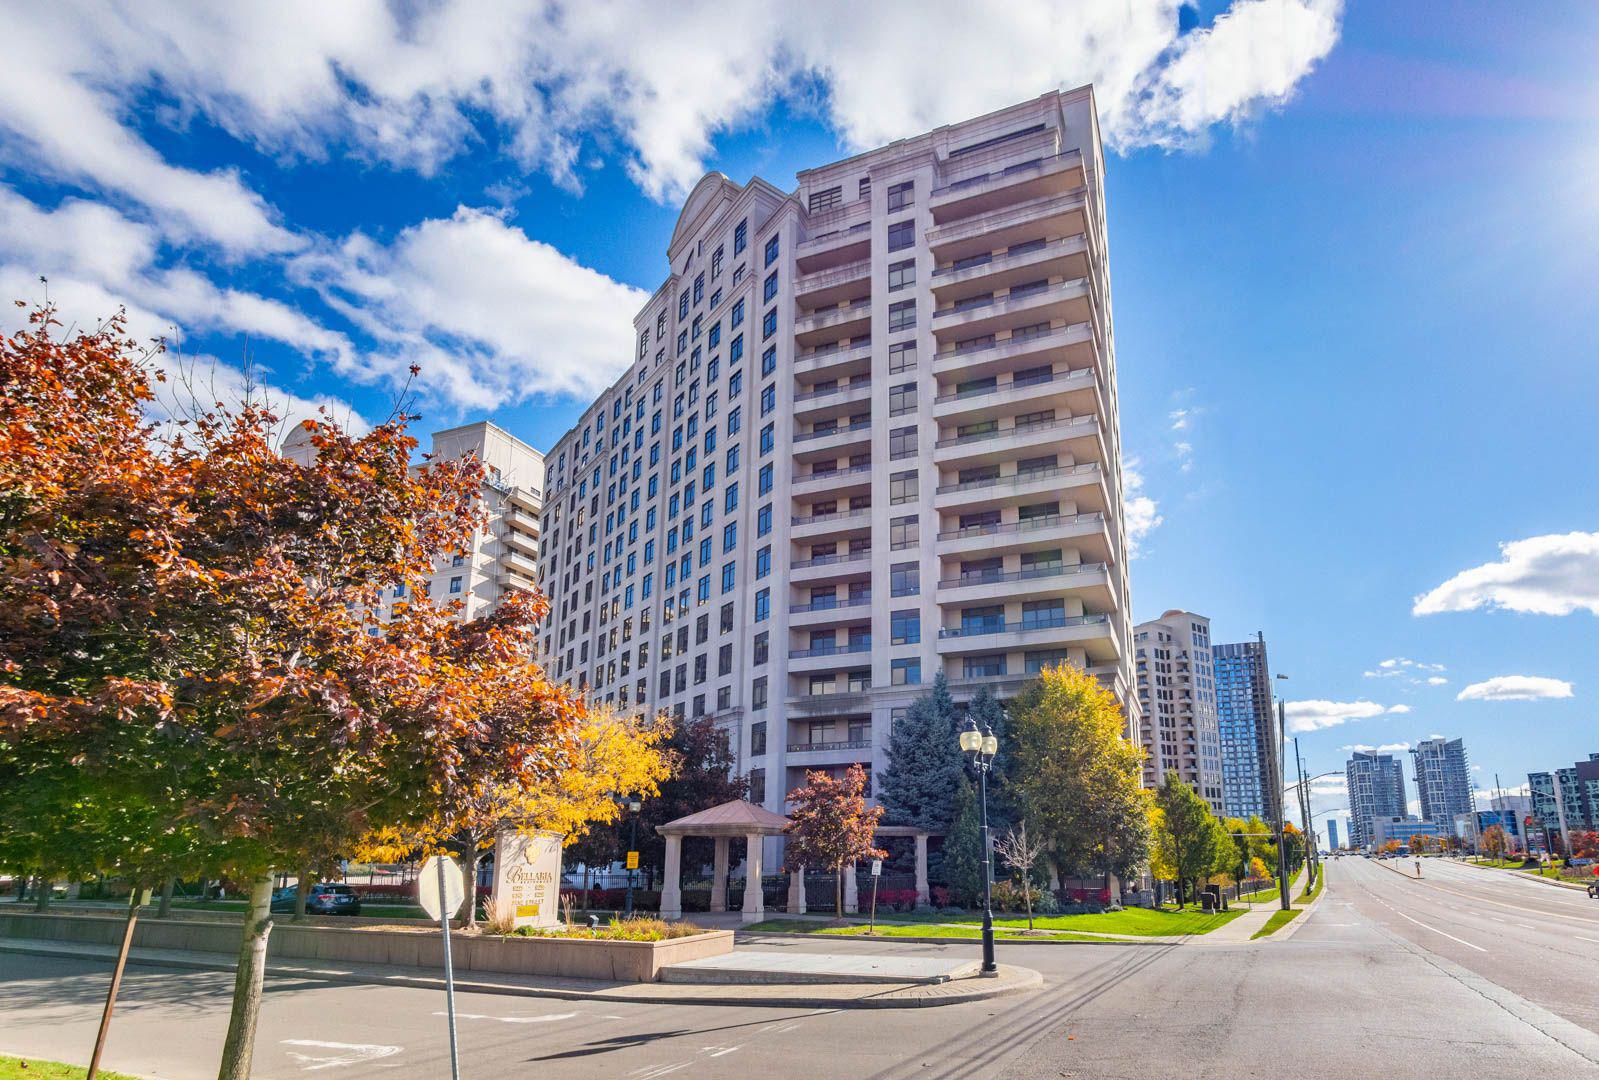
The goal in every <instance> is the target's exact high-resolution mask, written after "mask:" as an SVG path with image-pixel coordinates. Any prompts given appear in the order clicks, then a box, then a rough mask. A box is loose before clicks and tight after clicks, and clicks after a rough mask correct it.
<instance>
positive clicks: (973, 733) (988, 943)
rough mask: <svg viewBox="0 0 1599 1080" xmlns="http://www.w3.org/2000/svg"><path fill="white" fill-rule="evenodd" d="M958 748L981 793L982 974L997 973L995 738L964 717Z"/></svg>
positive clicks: (985, 728)
mask: <svg viewBox="0 0 1599 1080" xmlns="http://www.w3.org/2000/svg"><path fill="white" fill-rule="evenodd" d="M960 747H961V749H962V750H964V751H965V752H966V753H967V755H968V756H969V757H970V758H971V762H972V766H973V767H974V768H975V769H976V770H977V783H978V787H979V789H980V790H981V792H982V796H981V799H982V807H983V974H984V975H993V974H995V973H996V972H998V971H999V965H998V964H996V963H994V907H993V897H992V893H991V888H990V887H991V886H992V884H993V881H994V871H993V867H992V865H991V864H990V860H991V859H992V858H993V855H992V853H991V852H992V848H991V845H990V844H989V841H988V771H989V770H990V769H992V768H993V767H994V757H995V756H996V755H997V754H998V753H999V739H998V738H996V737H995V735H994V732H993V730H992V729H991V728H989V727H988V725H986V724H985V725H983V729H982V730H981V731H979V730H977V721H976V720H973V719H971V718H970V717H967V719H966V727H965V728H963V729H962V730H961V734H960Z"/></svg>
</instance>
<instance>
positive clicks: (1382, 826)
mask: <svg viewBox="0 0 1599 1080" xmlns="http://www.w3.org/2000/svg"><path fill="white" fill-rule="evenodd" d="M1369 827H1370V829H1371V840H1370V841H1369V842H1367V843H1366V844H1365V845H1364V846H1365V847H1367V848H1368V849H1370V850H1372V851H1377V850H1380V849H1381V848H1382V846H1383V845H1384V844H1387V843H1388V842H1389V841H1390V840H1393V841H1397V842H1398V843H1399V844H1400V845H1402V846H1409V844H1410V838H1411V837H1413V836H1425V837H1427V838H1429V839H1439V840H1442V839H1443V838H1445V837H1451V836H1454V835H1455V824H1454V822H1452V821H1449V822H1444V821H1423V820H1422V819H1421V818H1419V817H1415V816H1414V815H1411V814H1398V815H1394V816H1391V817H1382V816H1378V817H1374V818H1372V819H1371V820H1370V823H1369Z"/></svg>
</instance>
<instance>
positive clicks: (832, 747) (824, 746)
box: [788, 739, 872, 760]
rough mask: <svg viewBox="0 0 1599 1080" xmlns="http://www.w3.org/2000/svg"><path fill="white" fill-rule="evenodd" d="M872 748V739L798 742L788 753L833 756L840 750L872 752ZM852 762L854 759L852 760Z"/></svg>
mask: <svg viewBox="0 0 1599 1080" xmlns="http://www.w3.org/2000/svg"><path fill="white" fill-rule="evenodd" d="M871 748H872V741H871V740H870V739H857V740H855V741H853V742H851V741H849V740H845V741H844V742H797V743H789V744H788V752H789V753H791V754H831V753H836V752H838V751H840V750H870V749H871ZM851 760H854V759H853V758H852V759H851Z"/></svg>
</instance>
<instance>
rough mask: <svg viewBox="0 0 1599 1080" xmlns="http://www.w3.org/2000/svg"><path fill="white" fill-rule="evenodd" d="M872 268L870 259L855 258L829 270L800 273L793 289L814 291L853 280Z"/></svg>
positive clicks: (802, 291)
mask: <svg viewBox="0 0 1599 1080" xmlns="http://www.w3.org/2000/svg"><path fill="white" fill-rule="evenodd" d="M871 269H872V260H870V259H856V260H855V261H854V262H848V263H845V264H844V265H843V266H835V267H833V268H832V269H830V270H818V271H816V272H815V273H812V274H801V275H800V276H799V277H798V278H797V279H796V280H795V283H794V291H795V292H798V293H808V292H816V291H818V290H821V289H826V288H829V287H831V286H833V285H841V284H843V283H845V282H847V281H854V280H855V279H856V278H858V277H860V276H861V275H862V274H868V273H870V272H871Z"/></svg>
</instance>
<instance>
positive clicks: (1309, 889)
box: [1294, 875, 1322, 904]
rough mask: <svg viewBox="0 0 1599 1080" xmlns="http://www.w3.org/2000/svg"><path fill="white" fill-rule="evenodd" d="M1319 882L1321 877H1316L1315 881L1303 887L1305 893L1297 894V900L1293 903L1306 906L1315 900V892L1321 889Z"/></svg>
mask: <svg viewBox="0 0 1599 1080" xmlns="http://www.w3.org/2000/svg"><path fill="white" fill-rule="evenodd" d="M1321 881H1322V878H1321V875H1317V877H1316V880H1315V881H1314V882H1312V883H1311V884H1309V885H1306V886H1305V891H1304V892H1302V893H1300V894H1299V899H1298V900H1296V901H1294V903H1296V904H1308V903H1310V902H1311V901H1312V900H1314V899H1316V892H1317V891H1318V890H1319V889H1320V888H1321Z"/></svg>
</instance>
